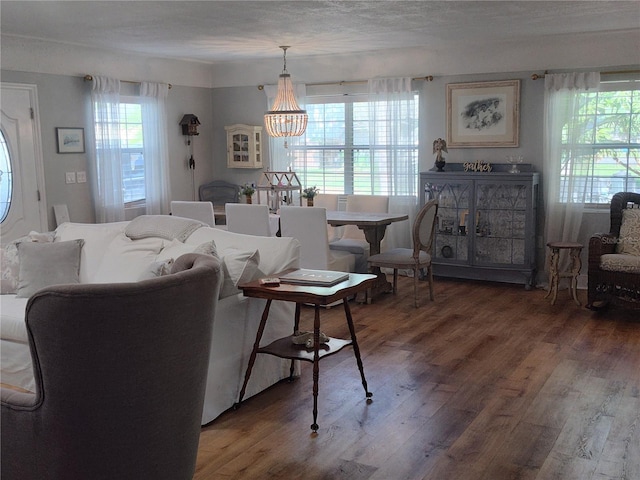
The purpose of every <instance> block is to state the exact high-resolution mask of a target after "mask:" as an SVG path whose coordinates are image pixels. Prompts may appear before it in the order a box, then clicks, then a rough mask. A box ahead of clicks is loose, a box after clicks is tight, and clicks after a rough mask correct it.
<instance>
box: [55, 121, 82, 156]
mask: <svg viewBox="0 0 640 480" xmlns="http://www.w3.org/2000/svg"><path fill="white" fill-rule="evenodd" d="M56 141H57V145H58V153H84V128H66V127H65V128H59V127H57V128H56Z"/></svg>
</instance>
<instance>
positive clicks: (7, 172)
mask: <svg viewBox="0 0 640 480" xmlns="http://www.w3.org/2000/svg"><path fill="white" fill-rule="evenodd" d="M12 190H13V172H12V171H11V159H10V158H9V149H8V148H7V142H6V141H5V138H4V132H2V131H1V130H0V222H4V219H5V218H7V214H8V213H9V207H11V193H12Z"/></svg>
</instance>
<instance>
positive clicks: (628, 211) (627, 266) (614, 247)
mask: <svg viewBox="0 0 640 480" xmlns="http://www.w3.org/2000/svg"><path fill="white" fill-rule="evenodd" d="M610 212H611V213H610V215H611V228H610V229H609V233H596V234H594V235H593V236H592V237H591V238H590V239H589V290H588V301H587V307H588V308H591V309H594V310H597V309H599V308H602V307H604V306H606V305H607V304H609V303H611V304H614V305H619V306H624V307H629V308H634V309H640V194H639V193H631V192H620V193H616V194H615V195H614V196H613V198H612V199H611V207H610Z"/></svg>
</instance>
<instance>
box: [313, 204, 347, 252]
mask: <svg viewBox="0 0 640 480" xmlns="http://www.w3.org/2000/svg"><path fill="white" fill-rule="evenodd" d="M341 196H342V195H340V194H337V193H318V194H317V195H316V196H315V198H314V199H313V206H314V207H320V208H325V209H327V210H328V211H338V210H339V207H338V202H339V200H340V197H341ZM343 233H344V227H332V226H331V225H327V235H328V236H329V243H331V242H333V241H335V240H340V237H342V234H343Z"/></svg>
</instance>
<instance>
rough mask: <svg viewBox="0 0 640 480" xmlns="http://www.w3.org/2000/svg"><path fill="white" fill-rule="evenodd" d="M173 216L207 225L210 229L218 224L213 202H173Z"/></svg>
mask: <svg viewBox="0 0 640 480" xmlns="http://www.w3.org/2000/svg"><path fill="white" fill-rule="evenodd" d="M171 214H172V215H174V216H176V217H184V218H191V219H193V220H198V221H200V222H202V223H206V224H207V225H209V226H210V227H213V226H214V225H215V224H216V220H215V216H214V214H213V203H211V202H189V201H181V200H174V201H172V202H171Z"/></svg>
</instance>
